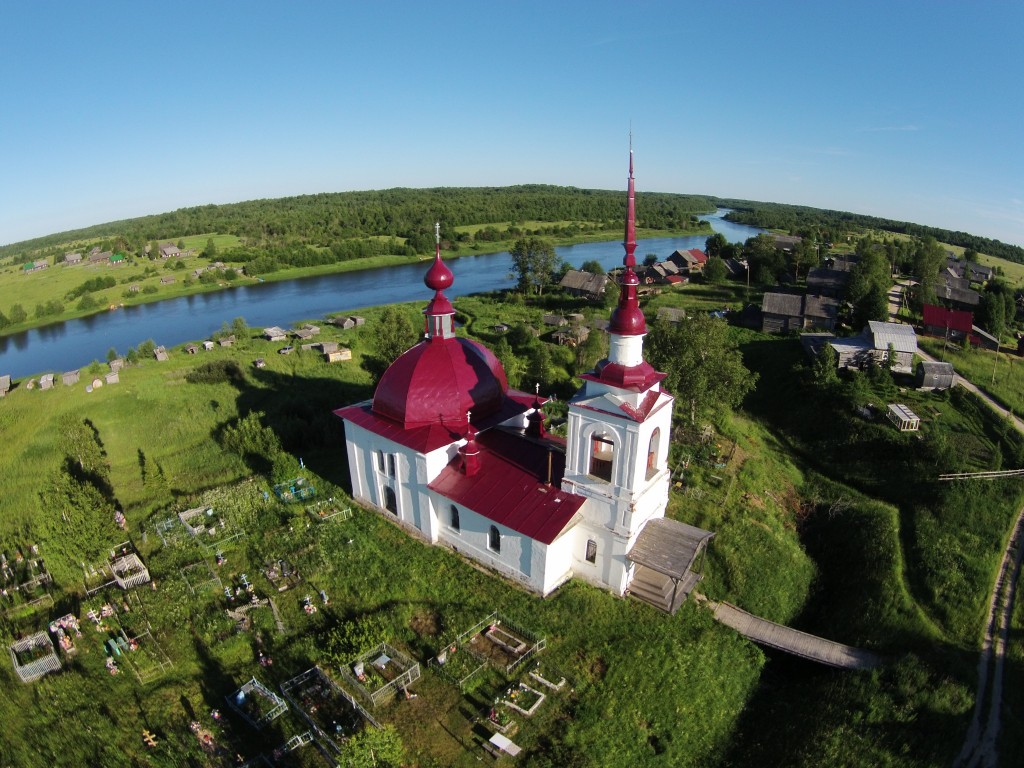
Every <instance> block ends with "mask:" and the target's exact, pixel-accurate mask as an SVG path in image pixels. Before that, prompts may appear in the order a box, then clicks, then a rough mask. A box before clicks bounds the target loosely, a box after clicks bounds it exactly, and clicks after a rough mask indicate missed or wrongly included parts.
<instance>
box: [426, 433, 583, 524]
mask: <svg viewBox="0 0 1024 768" xmlns="http://www.w3.org/2000/svg"><path fill="white" fill-rule="evenodd" d="M476 442H477V444H478V445H479V446H480V448H481V451H480V454H479V456H480V468H479V470H478V471H477V472H476V473H475V474H473V475H469V476H467V475H465V474H463V473H462V472H461V471H459V466H460V463H461V460H460V458H459V457H456V458H455V459H453V460H452V462H451V463H450V464H449V465H448V466H447V467H445V468H444V469H443V470H442V471H441V474H440V475H438V476H437V479H436V480H434V482H432V483H431V484H430V489H431V490H432V491H434V492H436V493H438V494H440V495H441V496H444V497H445V498H446V499H450V500H451V501H453V502H455V503H456V504H460V505H461V506H463V507H466V508H467V509H469V510H472V511H473V512H476V513H477V514H479V515H482V516H483V517H486V518H487V519H488V520H493V521H494V522H495V523H497V524H498V525H501V526H504V527H506V528H511V529H512V530H513V531H516V532H517V533H521V534H523V535H524V536H528V537H530V538H531V539H536V540H537V541H539V542H541V543H543V544H550V543H551V542H553V541H554V540H555V539H556V538H558V535H559V534H560V533H562V531H563V530H565V527H566V526H567V525H568V524H569V522H570V521H571V520H572V518H573V516H574V515H575V514H576V513H577V512H578V511H579V509H580V507H582V506H583V504H584V502H585V501H586V498H585V497H583V496H576V495H574V494H571V493H566V492H565V491H563V490H561V489H560V487H559V486H560V485H561V482H562V474H563V473H564V472H565V453H564V452H563V450H562V445H561V442H560V441H555V440H543V441H534V440H530V439H529V438H526V437H523V436H522V435H520V434H518V433H513V432H509V431H506V430H501V429H493V430H490V431H489V432H483V433H481V434H480V435H478V436H477V439H476ZM549 462H550V464H549ZM549 466H550V470H549ZM549 471H550V478H551V483H550V484H548V482H547V480H548V477H549Z"/></svg>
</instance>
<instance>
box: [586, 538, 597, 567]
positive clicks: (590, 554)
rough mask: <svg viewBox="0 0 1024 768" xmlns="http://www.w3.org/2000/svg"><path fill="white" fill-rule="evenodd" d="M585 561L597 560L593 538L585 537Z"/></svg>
mask: <svg viewBox="0 0 1024 768" xmlns="http://www.w3.org/2000/svg"><path fill="white" fill-rule="evenodd" d="M587 562H588V563H596V562H597V542H596V541H594V540H593V539H587Z"/></svg>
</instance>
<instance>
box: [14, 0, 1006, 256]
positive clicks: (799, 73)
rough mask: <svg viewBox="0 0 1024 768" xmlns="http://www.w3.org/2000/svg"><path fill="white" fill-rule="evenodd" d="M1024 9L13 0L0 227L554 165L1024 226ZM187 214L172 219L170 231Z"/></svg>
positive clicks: (586, 180) (555, 170) (940, 220)
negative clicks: (630, 164)
mask: <svg viewBox="0 0 1024 768" xmlns="http://www.w3.org/2000/svg"><path fill="white" fill-rule="evenodd" d="M1022 32H1024V3H1021V2H1019V1H1018V0H1014V1H1013V2H966V1H965V2H959V3H954V2H944V1H943V0H929V1H928V2H899V1H898V0H888V1H887V2H884V3H876V2H847V3H821V2H810V1H808V2H771V3H765V2H744V3H739V2H718V3H706V2H678V1H677V2H621V1H620V2H614V3H613V2H601V1H600V0H592V1H590V2H578V3H574V2H566V3H558V2H550V0H549V1H548V2H506V3H487V2H479V1H478V0H476V1H474V2H463V3H456V2H453V3H444V2H440V3H424V2H372V1H370V2H361V3H351V2H341V1H338V2H315V1H308V2H280V3H266V2H257V1H251V2H245V3H237V2H213V1H211V0H205V1H204V2H197V3H192V2H187V1H184V2H175V3H155V2H144V1H143V2H139V1H138V0H136V2H132V3H120V2H107V1H106V0H105V1H104V2H102V3H95V2H92V3H86V2H15V1H14V0H11V1H10V2H0V104H2V116H0V243H9V242H15V241H19V240H22V239H26V238H30V237H36V236H39V235H44V234H49V233H52V232H58V231H62V230H66V229H71V228H74V227H80V226H87V225H90V224H97V223H100V222H105V221H112V220H116V219H122V218H129V217H134V216H140V215H145V214H150V213H162V212H164V211H168V210H173V209H176V208H180V207H185V206H190V205H201V204H206V203H226V202H234V201H238V200H250V199H255V198H269V197H280V196H284V195H296V194H306V193H315V192H329V191H344V190H356V189H383V188H388V187H394V186H409V187H428V186H430V187H433V186H484V185H487V186H492V185H493V186H501V185H507V184H517V183H530V182H537V183H549V184H561V185H575V186H580V187H593V188H601V189H623V188H624V187H625V173H626V154H627V142H628V134H629V131H630V126H632V131H633V144H634V148H635V151H636V176H637V189H638V192H639V193H640V194H641V198H640V203H639V204H640V205H642V193H643V192H644V191H645V190H646V191H663V192H686V193H703V194H711V195H720V196H723V197H740V198H747V199H754V200H770V201H776V202H784V203H795V204H803V205H812V206H817V207H822V208H835V209H840V210H849V211H855V212H859V213H867V214H873V215H883V216H890V217H892V218H897V219H903V220H909V221H914V222H918V223H922V224H930V225H934V226H939V227H945V228H949V229H960V230H964V231H968V232H972V233H974V234H978V235H984V236H987V237H995V238H998V239H1000V240H1003V241H1006V242H1010V243H1015V244H1018V245H1024V160H1022V158H1024V150H1022V148H1021V141H1022V139H1024V99H1022V98H1021V94H1022V90H1021V89H1022V83H1024V53H1022V49H1021V34H1022ZM168 234H169V235H171V234H173V233H168Z"/></svg>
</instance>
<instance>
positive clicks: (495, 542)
mask: <svg viewBox="0 0 1024 768" xmlns="http://www.w3.org/2000/svg"><path fill="white" fill-rule="evenodd" d="M487 548H488V549H489V550H491V551H492V552H497V553H499V554H500V553H501V531H499V530H498V526H496V525H492V526H491V530H490V531H489V532H488V533H487Z"/></svg>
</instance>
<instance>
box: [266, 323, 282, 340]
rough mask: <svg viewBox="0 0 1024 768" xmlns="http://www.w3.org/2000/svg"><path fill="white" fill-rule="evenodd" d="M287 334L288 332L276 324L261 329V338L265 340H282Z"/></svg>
mask: <svg viewBox="0 0 1024 768" xmlns="http://www.w3.org/2000/svg"><path fill="white" fill-rule="evenodd" d="M287 336H288V333H287V332H286V331H285V330H284V328H278V327H277V326H276V325H272V326H270V327H269V328H264V329H263V338H264V339H266V340H267V341H284V340H285V338H287Z"/></svg>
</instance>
